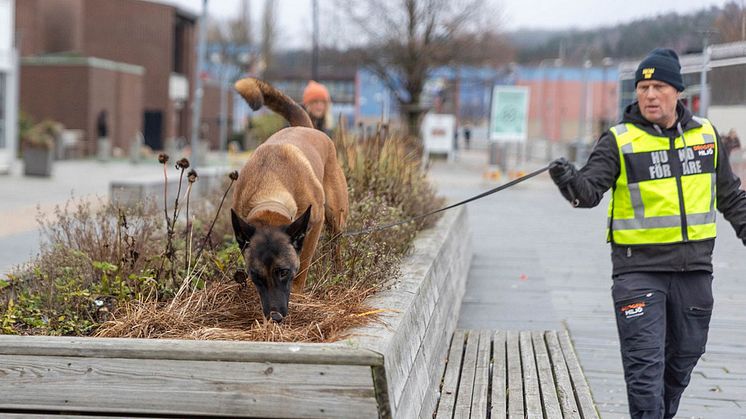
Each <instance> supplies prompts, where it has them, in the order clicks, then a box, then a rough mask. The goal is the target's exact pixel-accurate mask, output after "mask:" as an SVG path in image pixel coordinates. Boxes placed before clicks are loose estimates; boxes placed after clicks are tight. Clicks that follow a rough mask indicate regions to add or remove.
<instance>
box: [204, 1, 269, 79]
mask: <svg viewBox="0 0 746 419" xmlns="http://www.w3.org/2000/svg"><path fill="white" fill-rule="evenodd" d="M250 6H251V4H250V0H241V14H240V15H239V16H237V17H234V18H229V19H227V20H213V21H212V22H211V25H210V27H209V28H208V34H207V39H208V42H209V43H210V44H211V45H212V51H213V52H217V53H219V54H220V56H221V61H222V62H223V63H224V64H230V65H233V66H237V67H238V68H240V69H241V71H242V72H249V73H251V74H253V75H256V76H260V75H261V73H262V72H263V71H264V69H265V68H266V67H267V64H268V63H269V62H271V61H272V54H273V53H274V48H273V46H274V42H275V38H276V32H277V29H276V28H277V18H276V15H277V12H276V9H277V7H276V2H275V1H271V0H265V3H264V13H263V16H262V21H261V26H260V27H261V35H262V37H261V40H260V45H259V46H257V45H256V44H255V41H254V36H253V29H254V23H253V22H252V19H251V7H250Z"/></svg>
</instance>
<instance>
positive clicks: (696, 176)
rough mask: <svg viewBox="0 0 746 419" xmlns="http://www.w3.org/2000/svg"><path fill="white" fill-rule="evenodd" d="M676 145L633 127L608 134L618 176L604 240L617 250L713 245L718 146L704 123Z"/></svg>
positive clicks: (631, 125)
mask: <svg viewBox="0 0 746 419" xmlns="http://www.w3.org/2000/svg"><path fill="white" fill-rule="evenodd" d="M695 120H696V121H697V122H699V123H700V124H701V125H702V126H701V127H700V128H695V129H691V130H689V131H686V132H684V133H683V136H682V133H681V131H679V136H678V137H676V138H675V139H673V140H672V139H670V138H668V137H663V136H655V135H651V134H649V133H647V132H645V131H643V130H642V129H640V128H638V127H636V126H635V125H634V124H630V123H626V124H619V125H617V126H615V127H613V128H611V132H612V134H614V138H615V139H616V143H617V147H618V148H619V162H620V173H619V177H618V178H617V181H616V184H615V185H614V188H613V194H612V199H611V202H610V203H609V217H608V229H607V233H608V234H607V238H608V240H609V241H612V242H614V243H616V244H621V245H641V244H666V243H679V242H685V241H697V240H706V239H713V238H715V235H716V228H715V205H716V176H715V171H716V167H717V156H718V154H717V153H718V149H717V141H716V140H715V138H716V137H715V129H714V128H713V126H712V124H710V122H709V121H708V120H706V119H703V118H697V117H695Z"/></svg>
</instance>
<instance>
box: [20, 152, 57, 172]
mask: <svg viewBox="0 0 746 419" xmlns="http://www.w3.org/2000/svg"><path fill="white" fill-rule="evenodd" d="M53 163H54V149H47V148H43V147H42V148H38V147H26V148H25V149H24V150H23V173H24V174H25V175H27V176H47V177H49V176H52V164H53Z"/></svg>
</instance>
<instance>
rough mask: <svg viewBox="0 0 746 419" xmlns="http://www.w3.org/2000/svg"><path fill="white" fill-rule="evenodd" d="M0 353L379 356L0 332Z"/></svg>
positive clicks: (369, 361)
mask: <svg viewBox="0 0 746 419" xmlns="http://www.w3.org/2000/svg"><path fill="white" fill-rule="evenodd" d="M0 355H39V356H75V357H90V358H129V359H171V360H184V361H230V362H273V363H294V364H305V363H312V364H330V365H339V364H344V365H383V356H382V355H381V354H379V353H376V352H374V351H372V350H369V349H365V348H359V347H358V348H356V347H350V346H346V345H343V344H318V343H272V342H235V341H230V342H229V341H198V340H176V339H127V338H82V337H60V336H10V335H0Z"/></svg>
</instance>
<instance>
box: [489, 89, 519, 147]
mask: <svg viewBox="0 0 746 419" xmlns="http://www.w3.org/2000/svg"><path fill="white" fill-rule="evenodd" d="M528 94H529V88H528V87H527V86H495V87H493V88H492V105H491V106H490V135H489V138H490V140H491V141H526V137H527V136H528Z"/></svg>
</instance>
